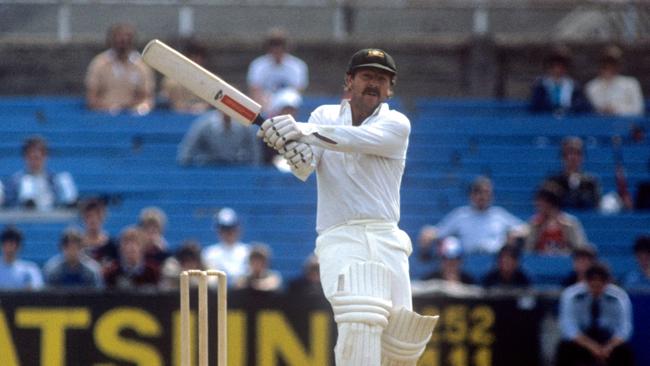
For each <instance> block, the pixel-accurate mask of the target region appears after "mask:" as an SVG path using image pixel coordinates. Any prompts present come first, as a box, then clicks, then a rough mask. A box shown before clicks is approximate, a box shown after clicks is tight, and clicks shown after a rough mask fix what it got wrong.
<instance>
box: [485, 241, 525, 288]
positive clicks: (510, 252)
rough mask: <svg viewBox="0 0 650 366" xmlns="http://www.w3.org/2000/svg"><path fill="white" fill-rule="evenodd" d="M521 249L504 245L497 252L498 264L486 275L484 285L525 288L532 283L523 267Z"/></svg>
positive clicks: (489, 286)
mask: <svg viewBox="0 0 650 366" xmlns="http://www.w3.org/2000/svg"><path fill="white" fill-rule="evenodd" d="M520 254H521V252H520V250H519V249H517V248H516V247H514V246H512V245H504V246H503V247H501V250H499V253H498V254H497V260H496V266H495V267H494V268H493V269H492V270H491V271H490V272H488V273H487V275H485V278H484V279H483V286H484V287H487V288H523V287H528V286H529V285H530V279H529V278H528V276H527V275H526V273H524V271H523V270H522V268H521V265H520V262H519V257H520Z"/></svg>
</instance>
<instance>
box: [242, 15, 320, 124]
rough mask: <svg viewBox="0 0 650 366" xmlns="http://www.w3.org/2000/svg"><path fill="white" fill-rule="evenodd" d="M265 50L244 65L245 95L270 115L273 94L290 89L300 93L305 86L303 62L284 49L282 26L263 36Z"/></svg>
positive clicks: (306, 77) (306, 69)
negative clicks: (265, 51) (265, 37)
mask: <svg viewBox="0 0 650 366" xmlns="http://www.w3.org/2000/svg"><path fill="white" fill-rule="evenodd" d="M266 47H267V53H266V54H264V55H262V56H259V57H257V58H256V59H254V60H253V62H251V64H250V65H249V67H248V75H247V76H246V80H247V82H248V89H249V90H248V92H249V95H250V96H251V97H252V98H253V99H255V100H256V101H257V102H258V103H260V104H261V105H262V108H263V110H264V112H265V113H266V114H270V113H271V112H272V111H270V110H269V104H270V103H271V100H272V98H273V94H275V93H276V92H278V91H280V90H282V89H285V88H292V89H295V90H296V91H298V92H299V93H302V92H304V91H305V89H306V88H307V84H308V83H309V80H308V68H307V64H306V63H305V62H304V61H302V60H301V59H299V58H298V57H296V56H294V55H292V54H290V53H289V52H288V44H287V35H286V32H285V31H284V30H282V29H277V28H275V29H271V30H270V31H269V34H268V36H267V39H266Z"/></svg>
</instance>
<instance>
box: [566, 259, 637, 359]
mask: <svg viewBox="0 0 650 366" xmlns="http://www.w3.org/2000/svg"><path fill="white" fill-rule="evenodd" d="M610 278H611V276H610V274H609V270H608V269H607V267H605V266H604V265H602V264H600V263H594V264H593V265H592V266H591V267H589V269H588V270H587V273H586V281H583V282H579V283H577V284H575V285H573V286H570V287H568V288H567V289H565V290H564V291H563V292H562V295H561V296H560V313H559V317H560V330H561V335H562V340H563V341H562V342H561V343H560V345H559V347H558V351H557V355H556V356H557V360H556V365H558V366H562V365H578V364H580V365H582V364H598V365H611V366H613V365H616V366H627V365H633V364H634V361H633V355H632V351H631V348H630V347H629V345H628V343H627V342H628V340H629V339H630V336H631V335H632V303H631V301H630V298H629V297H628V295H627V293H626V292H625V291H624V290H623V289H622V288H620V287H618V286H616V285H613V284H611V283H610Z"/></svg>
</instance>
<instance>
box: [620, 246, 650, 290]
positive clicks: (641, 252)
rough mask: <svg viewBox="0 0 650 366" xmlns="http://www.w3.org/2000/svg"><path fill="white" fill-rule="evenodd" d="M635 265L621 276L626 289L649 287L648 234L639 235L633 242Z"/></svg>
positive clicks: (649, 252) (649, 256) (649, 258)
mask: <svg viewBox="0 0 650 366" xmlns="http://www.w3.org/2000/svg"><path fill="white" fill-rule="evenodd" d="M634 256H635V257H636V262H637V267H636V268H634V269H632V270H630V271H629V272H628V273H626V274H625V277H624V278H623V286H624V287H625V288H626V289H639V288H644V289H650V235H641V236H639V237H638V238H636V241H635V242H634Z"/></svg>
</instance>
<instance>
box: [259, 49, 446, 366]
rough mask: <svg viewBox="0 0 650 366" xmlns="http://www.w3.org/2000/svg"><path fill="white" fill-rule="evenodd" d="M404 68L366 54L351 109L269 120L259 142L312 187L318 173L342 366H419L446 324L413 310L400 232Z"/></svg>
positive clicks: (322, 237)
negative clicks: (396, 105) (396, 92)
mask: <svg viewBox="0 0 650 366" xmlns="http://www.w3.org/2000/svg"><path fill="white" fill-rule="evenodd" d="M396 74H397V68H396V65H395V62H394V60H393V58H392V57H391V56H390V55H389V54H388V53H386V52H385V51H383V50H380V49H363V50H360V51H358V52H356V53H355V54H354V55H353V56H352V58H351V59H350V62H349V64H348V68H347V72H346V74H345V89H346V94H347V95H349V96H350V99H349V100H347V99H346V100H343V102H342V104H341V105H323V106H320V107H318V108H317V109H316V110H314V111H313V112H312V113H311V117H310V118H309V121H308V122H307V123H299V122H296V121H295V120H294V119H293V117H291V116H289V115H282V116H277V117H273V118H272V119H269V120H266V121H265V122H264V123H263V124H262V127H261V128H260V130H259V131H258V136H260V137H262V138H263V139H264V141H265V142H266V143H267V144H268V145H270V146H273V147H274V148H276V149H277V150H278V151H279V152H280V153H281V154H283V155H284V157H285V158H286V159H287V160H288V162H289V163H290V165H291V166H292V171H293V173H294V174H295V175H296V176H297V177H298V178H300V179H302V180H306V179H307V178H308V177H309V175H310V174H311V173H312V172H313V171H316V176H317V180H318V209H317V221H316V231H317V232H318V234H319V235H318V238H317V240H316V250H315V253H316V255H317V256H318V258H319V261H320V276H321V283H322V286H323V292H324V294H325V296H326V297H327V299H328V300H329V302H330V304H331V305H332V309H333V311H334V320H335V321H336V323H337V328H338V339H337V343H336V346H335V348H334V353H335V359H336V365H337V366H353V365H354V366H360V365H363V366H379V365H380V364H381V365H390V366H397V365H399V366H415V365H416V363H417V360H418V358H419V357H420V355H421V354H422V353H423V352H424V349H425V348H426V344H427V342H428V340H429V338H430V336H431V333H432V331H433V327H434V326H435V323H436V320H437V318H436V317H432V316H422V315H419V314H417V313H415V312H413V311H412V297H411V284H410V278H409V264H408V256H409V255H410V253H411V251H412V247H411V241H410V239H409V237H408V235H407V234H406V233H405V232H404V231H402V230H401V229H400V228H399V227H398V222H399V218H400V195H399V189H400V185H401V180H402V175H403V173H404V167H405V162H406V151H407V148H408V141H409V133H410V130H411V125H410V121H409V119H408V118H407V117H406V116H404V115H403V114H402V113H400V112H398V111H395V110H391V109H390V108H389V106H388V104H387V103H385V102H386V101H387V100H388V98H390V97H391V96H392V94H393V85H394V84H395V80H396V79H395V77H396Z"/></svg>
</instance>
